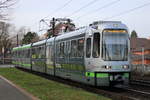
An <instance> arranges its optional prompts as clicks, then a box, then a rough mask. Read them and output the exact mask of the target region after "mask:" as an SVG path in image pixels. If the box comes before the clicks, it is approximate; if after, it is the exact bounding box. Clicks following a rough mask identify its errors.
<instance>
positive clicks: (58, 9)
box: [43, 0, 73, 19]
mask: <svg viewBox="0 0 150 100" xmlns="http://www.w3.org/2000/svg"><path fill="white" fill-rule="evenodd" d="M72 1H73V0H69V1H68V2H66V3H65V4H64V5H62V6H61V7H59V8H57V9H56V10H54V11H53V12H52V13H50V14H48V15H47V16H46V17H44V18H43V19H45V18H47V17H49V16H50V15H53V14H55V13H56V12H58V11H60V10H62V9H63V8H65V7H66V6H67V5H68V4H69V3H71V2H72Z"/></svg>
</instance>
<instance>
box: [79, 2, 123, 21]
mask: <svg viewBox="0 0 150 100" xmlns="http://www.w3.org/2000/svg"><path fill="white" fill-rule="evenodd" d="M119 1H121V0H115V1H112V2H110V3H107V4H105V5H104V6H102V7H100V8H97V9H95V10H92V11H89V12H87V13H85V14H83V15H81V16H79V17H77V18H76V19H80V18H82V17H84V16H85V15H89V14H90V15H91V13H95V12H96V11H100V10H102V9H105V8H107V7H110V6H111V5H113V4H116V3H117V2H119Z"/></svg>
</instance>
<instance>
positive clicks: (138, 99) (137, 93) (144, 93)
mask: <svg viewBox="0 0 150 100" xmlns="http://www.w3.org/2000/svg"><path fill="white" fill-rule="evenodd" d="M117 88H118V89H122V90H124V92H123V93H122V94H123V95H128V96H129V97H132V98H134V99H135V100H150V88H146V87H142V86H139V85H134V86H133V85H130V86H119V87H117Z"/></svg>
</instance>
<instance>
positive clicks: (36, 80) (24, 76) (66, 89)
mask: <svg viewBox="0 0 150 100" xmlns="http://www.w3.org/2000/svg"><path fill="white" fill-rule="evenodd" d="M0 75H2V76H4V77H5V78H7V79H8V80H10V81H12V82H13V83H15V84H16V85H19V86H20V87H22V88H24V89H25V90H26V91H28V92H29V93H31V94H33V95H34V96H36V97H38V98H40V99H41V100H111V99H109V98H106V97H103V96H101V95H97V94H94V93H90V92H87V91H84V90H82V89H79V88H74V87H71V86H68V85H65V84H62V83H58V82H55V81H51V80H48V79H45V78H42V77H40V76H36V75H33V74H30V73H27V72H23V71H20V70H18V69H16V68H0Z"/></svg>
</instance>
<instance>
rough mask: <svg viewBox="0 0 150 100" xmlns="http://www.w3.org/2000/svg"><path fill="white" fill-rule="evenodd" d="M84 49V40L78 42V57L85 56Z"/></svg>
mask: <svg viewBox="0 0 150 100" xmlns="http://www.w3.org/2000/svg"><path fill="white" fill-rule="evenodd" d="M83 49H84V39H79V40H78V47H77V56H78V57H82V56H83Z"/></svg>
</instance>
